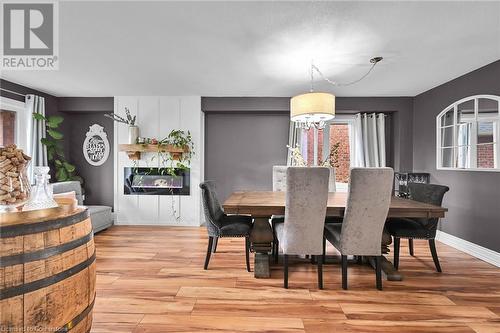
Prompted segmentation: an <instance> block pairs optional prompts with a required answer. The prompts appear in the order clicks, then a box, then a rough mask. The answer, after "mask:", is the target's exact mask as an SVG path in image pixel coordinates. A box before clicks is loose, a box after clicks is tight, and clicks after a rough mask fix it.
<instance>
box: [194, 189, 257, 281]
mask: <svg viewBox="0 0 500 333" xmlns="http://www.w3.org/2000/svg"><path fill="white" fill-rule="evenodd" d="M200 188H201V194H202V201H203V208H204V213H205V219H206V222H207V231H208V248H207V255H206V257H205V266H204V269H208V263H209V261H210V255H211V253H212V251H213V252H215V251H216V250H217V242H218V239H219V238H221V237H245V258H246V266H247V271H249V272H250V258H249V257H250V239H249V237H250V231H251V230H252V217H251V216H245V215H227V214H225V213H224V210H223V209H222V206H221V205H220V203H219V200H218V199H217V194H216V193H215V183H214V182H213V181H205V182H203V183H201V184H200Z"/></svg>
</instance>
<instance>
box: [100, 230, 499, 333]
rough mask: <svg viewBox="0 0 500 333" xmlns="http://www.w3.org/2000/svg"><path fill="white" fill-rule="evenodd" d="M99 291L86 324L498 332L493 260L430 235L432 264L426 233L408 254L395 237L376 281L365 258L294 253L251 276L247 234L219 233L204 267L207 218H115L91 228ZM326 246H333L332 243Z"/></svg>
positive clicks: (116, 328)
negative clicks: (344, 285) (268, 273)
mask: <svg viewBox="0 0 500 333" xmlns="http://www.w3.org/2000/svg"><path fill="white" fill-rule="evenodd" d="M95 242H96V248H97V299H96V304H95V308H94V324H93V328H92V332H94V333H103V332H113V333H121V332H123V333H130V332H133V333H139V332H141V333H142V332H144V333H145V332H148V333H153V332H200V331H203V332H215V331H219V332H220V331H223V332H309V333H317V332H426V333H427V332H439V333H443V332H454V333H457V332H477V333H493V332H500V269H499V268H497V267H494V266H492V265H489V264H487V263H485V262H482V261H480V260H478V259H475V258H473V257H471V256H469V255H466V254H464V253H462V252H459V251H457V250H455V249H453V248H451V247H448V246H446V245H443V244H441V243H439V242H438V243H437V248H438V253H439V255H440V261H441V266H442V268H443V273H441V274H440V273H436V272H435V269H434V264H433V262H432V257H431V255H430V253H429V249H428V245H427V242H426V241H422V242H420V241H415V255H416V256H415V257H411V256H410V255H409V254H408V247H407V246H408V243H407V242H402V244H401V259H400V270H401V271H402V272H403V273H404V275H405V280H404V281H403V282H390V281H385V280H384V291H377V290H376V289H375V274H374V272H373V270H372V269H370V268H369V267H367V266H359V265H357V264H350V265H349V288H350V289H349V290H347V291H343V290H342V289H341V286H340V283H341V276H340V266H339V265H326V266H324V268H323V271H324V273H323V274H324V286H325V290H318V289H317V280H316V277H317V275H316V267H315V266H313V265H310V264H305V263H300V264H293V261H292V262H291V267H290V273H289V279H290V280H289V284H290V289H288V290H285V289H283V288H282V284H283V270H282V267H281V266H272V278H271V279H255V278H254V277H253V273H248V272H247V271H246V269H245V253H244V239H237V238H231V239H221V240H220V241H219V244H218V247H217V253H215V254H213V255H212V258H211V260H210V265H209V269H208V270H207V271H205V270H203V263H204V259H205V251H206V246H207V235H206V230H205V229H204V228H182V227H126V226H115V227H112V228H111V229H108V230H107V231H104V232H101V233H99V234H97V235H96V237H95ZM328 252H329V254H333V253H335V252H334V250H333V248H332V247H329V248H328Z"/></svg>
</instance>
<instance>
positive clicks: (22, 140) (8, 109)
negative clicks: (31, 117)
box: [0, 97, 28, 151]
mask: <svg viewBox="0 0 500 333" xmlns="http://www.w3.org/2000/svg"><path fill="white" fill-rule="evenodd" d="M25 110H26V108H25V105H24V102H19V101H16V100H13V99H10V98H5V97H0V147H3V146H7V145H9V144H13V143H15V144H16V145H17V146H18V147H20V148H21V149H23V150H25V151H26V147H27V142H28V131H27V126H26V124H27V119H26V112H25Z"/></svg>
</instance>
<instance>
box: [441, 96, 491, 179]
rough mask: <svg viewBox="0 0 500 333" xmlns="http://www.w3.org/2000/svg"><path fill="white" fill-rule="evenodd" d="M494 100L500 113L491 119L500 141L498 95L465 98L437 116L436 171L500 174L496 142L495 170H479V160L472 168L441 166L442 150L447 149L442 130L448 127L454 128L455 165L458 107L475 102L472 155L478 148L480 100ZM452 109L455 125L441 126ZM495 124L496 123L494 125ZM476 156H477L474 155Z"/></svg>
mask: <svg viewBox="0 0 500 333" xmlns="http://www.w3.org/2000/svg"><path fill="white" fill-rule="evenodd" d="M482 98H484V99H492V100H495V101H497V103H498V108H499V110H498V111H499V113H498V115H497V116H496V117H491V120H493V121H496V126H494V128H495V130H494V132H493V135H494V138H495V137H496V139H497V140H498V139H499V138H500V96H496V95H488V94H481V95H472V96H468V97H465V98H462V99H460V100H458V101H455V102H453V103H451V104H450V105H448V106H447V107H445V108H444V109H443V110H442V111H441V112H440V113H439V114H438V115H437V116H436V170H443V171H484V172H500V165H499V163H500V160H499V158H500V142H498V141H497V142H495V143H494V144H496V152H495V154H494V158H495V161H494V165H496V167H495V168H478V167H477V166H476V163H477V158H476V160H474V161H472V160H473V159H471V163H473V164H472V165H474V167H471V168H459V167H443V166H441V158H442V154H441V153H442V150H443V149H444V148H446V147H442V146H441V129H442V128H446V127H452V128H453V134H452V135H453V144H452V146H451V147H448V148H452V149H453V163H455V160H456V157H457V151H458V150H457V149H456V148H457V147H458V144H457V106H458V105H460V104H462V103H464V102H467V101H471V100H472V101H474V122H472V133H473V134H472V140H473V142H471V144H470V145H469V146H470V150H469V154H471V153H472V150H474V151H476V148H477V142H476V140H477V113H478V100H479V99H482ZM450 109H453V123H452V124H451V125H446V126H441V117H442V116H444V115H445V114H446V113H447V112H448V111H450ZM494 124H495V123H494ZM474 155H475V154H474Z"/></svg>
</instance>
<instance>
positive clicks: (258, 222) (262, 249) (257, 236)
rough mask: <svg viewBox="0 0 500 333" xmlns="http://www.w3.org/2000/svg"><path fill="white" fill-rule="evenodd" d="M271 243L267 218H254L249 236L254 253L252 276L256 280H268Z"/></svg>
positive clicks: (271, 237) (271, 235)
mask: <svg viewBox="0 0 500 333" xmlns="http://www.w3.org/2000/svg"><path fill="white" fill-rule="evenodd" d="M272 241H273V231H272V229H271V225H270V224H269V217H255V218H254V222H253V228H252V233H251V234H250V242H251V249H252V251H253V252H255V260H254V276H255V277H256V278H270V277H271V271H270V269H269V252H270V251H271V243H272Z"/></svg>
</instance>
